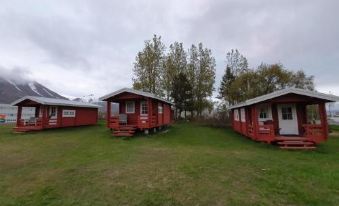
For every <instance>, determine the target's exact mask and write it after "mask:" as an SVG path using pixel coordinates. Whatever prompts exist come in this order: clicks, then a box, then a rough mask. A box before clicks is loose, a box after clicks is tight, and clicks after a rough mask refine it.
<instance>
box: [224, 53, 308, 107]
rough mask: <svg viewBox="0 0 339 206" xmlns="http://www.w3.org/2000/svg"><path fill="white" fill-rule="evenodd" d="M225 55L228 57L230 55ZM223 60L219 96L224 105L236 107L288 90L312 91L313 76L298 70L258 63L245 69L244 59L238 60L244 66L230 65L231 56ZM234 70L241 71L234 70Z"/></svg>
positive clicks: (280, 65) (238, 64)
mask: <svg viewBox="0 0 339 206" xmlns="http://www.w3.org/2000/svg"><path fill="white" fill-rule="evenodd" d="M228 54H231V56H232V54H234V53H233V52H231V53H228ZM235 56H238V55H235ZM240 56H242V55H240ZM227 57H228V58H227V62H228V63H227V66H226V70H225V74H224V76H223V79H222V81H221V84H220V88H219V97H220V98H221V99H223V100H225V102H227V103H228V104H231V105H232V104H236V103H239V102H242V101H245V100H247V99H250V98H254V97H257V96H260V95H264V94H267V93H271V92H274V91H277V90H280V89H284V88H288V87H295V88H301V89H307V90H314V82H313V78H314V77H313V76H307V75H306V74H305V73H304V72H303V71H302V70H299V71H296V72H293V71H290V70H287V69H285V68H284V67H283V65H282V64H271V65H270V64H261V65H260V66H259V67H258V68H257V69H248V65H247V60H246V61H240V62H246V63H245V64H242V63H239V62H238V63H236V62H237V61H235V63H232V62H234V61H233V59H238V58H237V57H232V58H231V61H230V58H229V56H227ZM243 58H244V57H243ZM231 65H233V69H232V66H231ZM234 65H235V66H234ZM240 65H246V67H241V66H240ZM234 68H241V69H240V70H238V71H237V69H234Z"/></svg>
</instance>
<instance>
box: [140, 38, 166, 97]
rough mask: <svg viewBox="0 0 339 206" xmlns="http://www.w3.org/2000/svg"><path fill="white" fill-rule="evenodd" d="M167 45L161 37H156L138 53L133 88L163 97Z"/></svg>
mask: <svg viewBox="0 0 339 206" xmlns="http://www.w3.org/2000/svg"><path fill="white" fill-rule="evenodd" d="M164 51H165V45H164V44H163V43H162V42H161V36H159V37H158V36H157V35H154V36H153V39H152V40H147V41H145V47H144V49H143V50H142V51H140V52H138V54H137V56H136V61H135V63H134V70H133V72H134V78H133V87H134V88H135V89H140V90H143V91H147V92H151V93H154V94H157V95H158V96H163V90H162V74H163V61H164Z"/></svg>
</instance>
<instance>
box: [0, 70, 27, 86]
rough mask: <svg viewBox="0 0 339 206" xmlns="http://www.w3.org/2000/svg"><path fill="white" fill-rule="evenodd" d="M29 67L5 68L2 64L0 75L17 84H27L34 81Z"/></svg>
mask: <svg viewBox="0 0 339 206" xmlns="http://www.w3.org/2000/svg"><path fill="white" fill-rule="evenodd" d="M30 75H31V73H30V72H29V69H27V68H23V67H13V68H5V67H3V66H0V77H2V78H4V79H5V80H10V81H12V82H15V83H17V84H25V83H28V82H30V81H32V78H31V76H30Z"/></svg>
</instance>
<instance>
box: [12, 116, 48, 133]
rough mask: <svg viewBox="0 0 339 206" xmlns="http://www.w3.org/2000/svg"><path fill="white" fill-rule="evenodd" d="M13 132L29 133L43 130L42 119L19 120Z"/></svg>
mask: <svg viewBox="0 0 339 206" xmlns="http://www.w3.org/2000/svg"><path fill="white" fill-rule="evenodd" d="M13 129H14V131H15V132H29V131H38V130H42V129H43V125H42V118H30V119H28V120H25V119H19V120H18V121H17V125H16V127H14V128H13Z"/></svg>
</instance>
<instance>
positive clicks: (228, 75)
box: [218, 66, 235, 104]
mask: <svg viewBox="0 0 339 206" xmlns="http://www.w3.org/2000/svg"><path fill="white" fill-rule="evenodd" d="M234 79H235V76H234V74H233V73H232V71H231V68H230V67H228V66H227V67H226V70H225V74H224V75H223V77H222V80H221V83H220V87H219V95H218V98H219V99H222V100H224V101H225V104H233V102H232V99H231V98H230V91H229V88H230V86H231V85H232V83H233V81H234Z"/></svg>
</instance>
